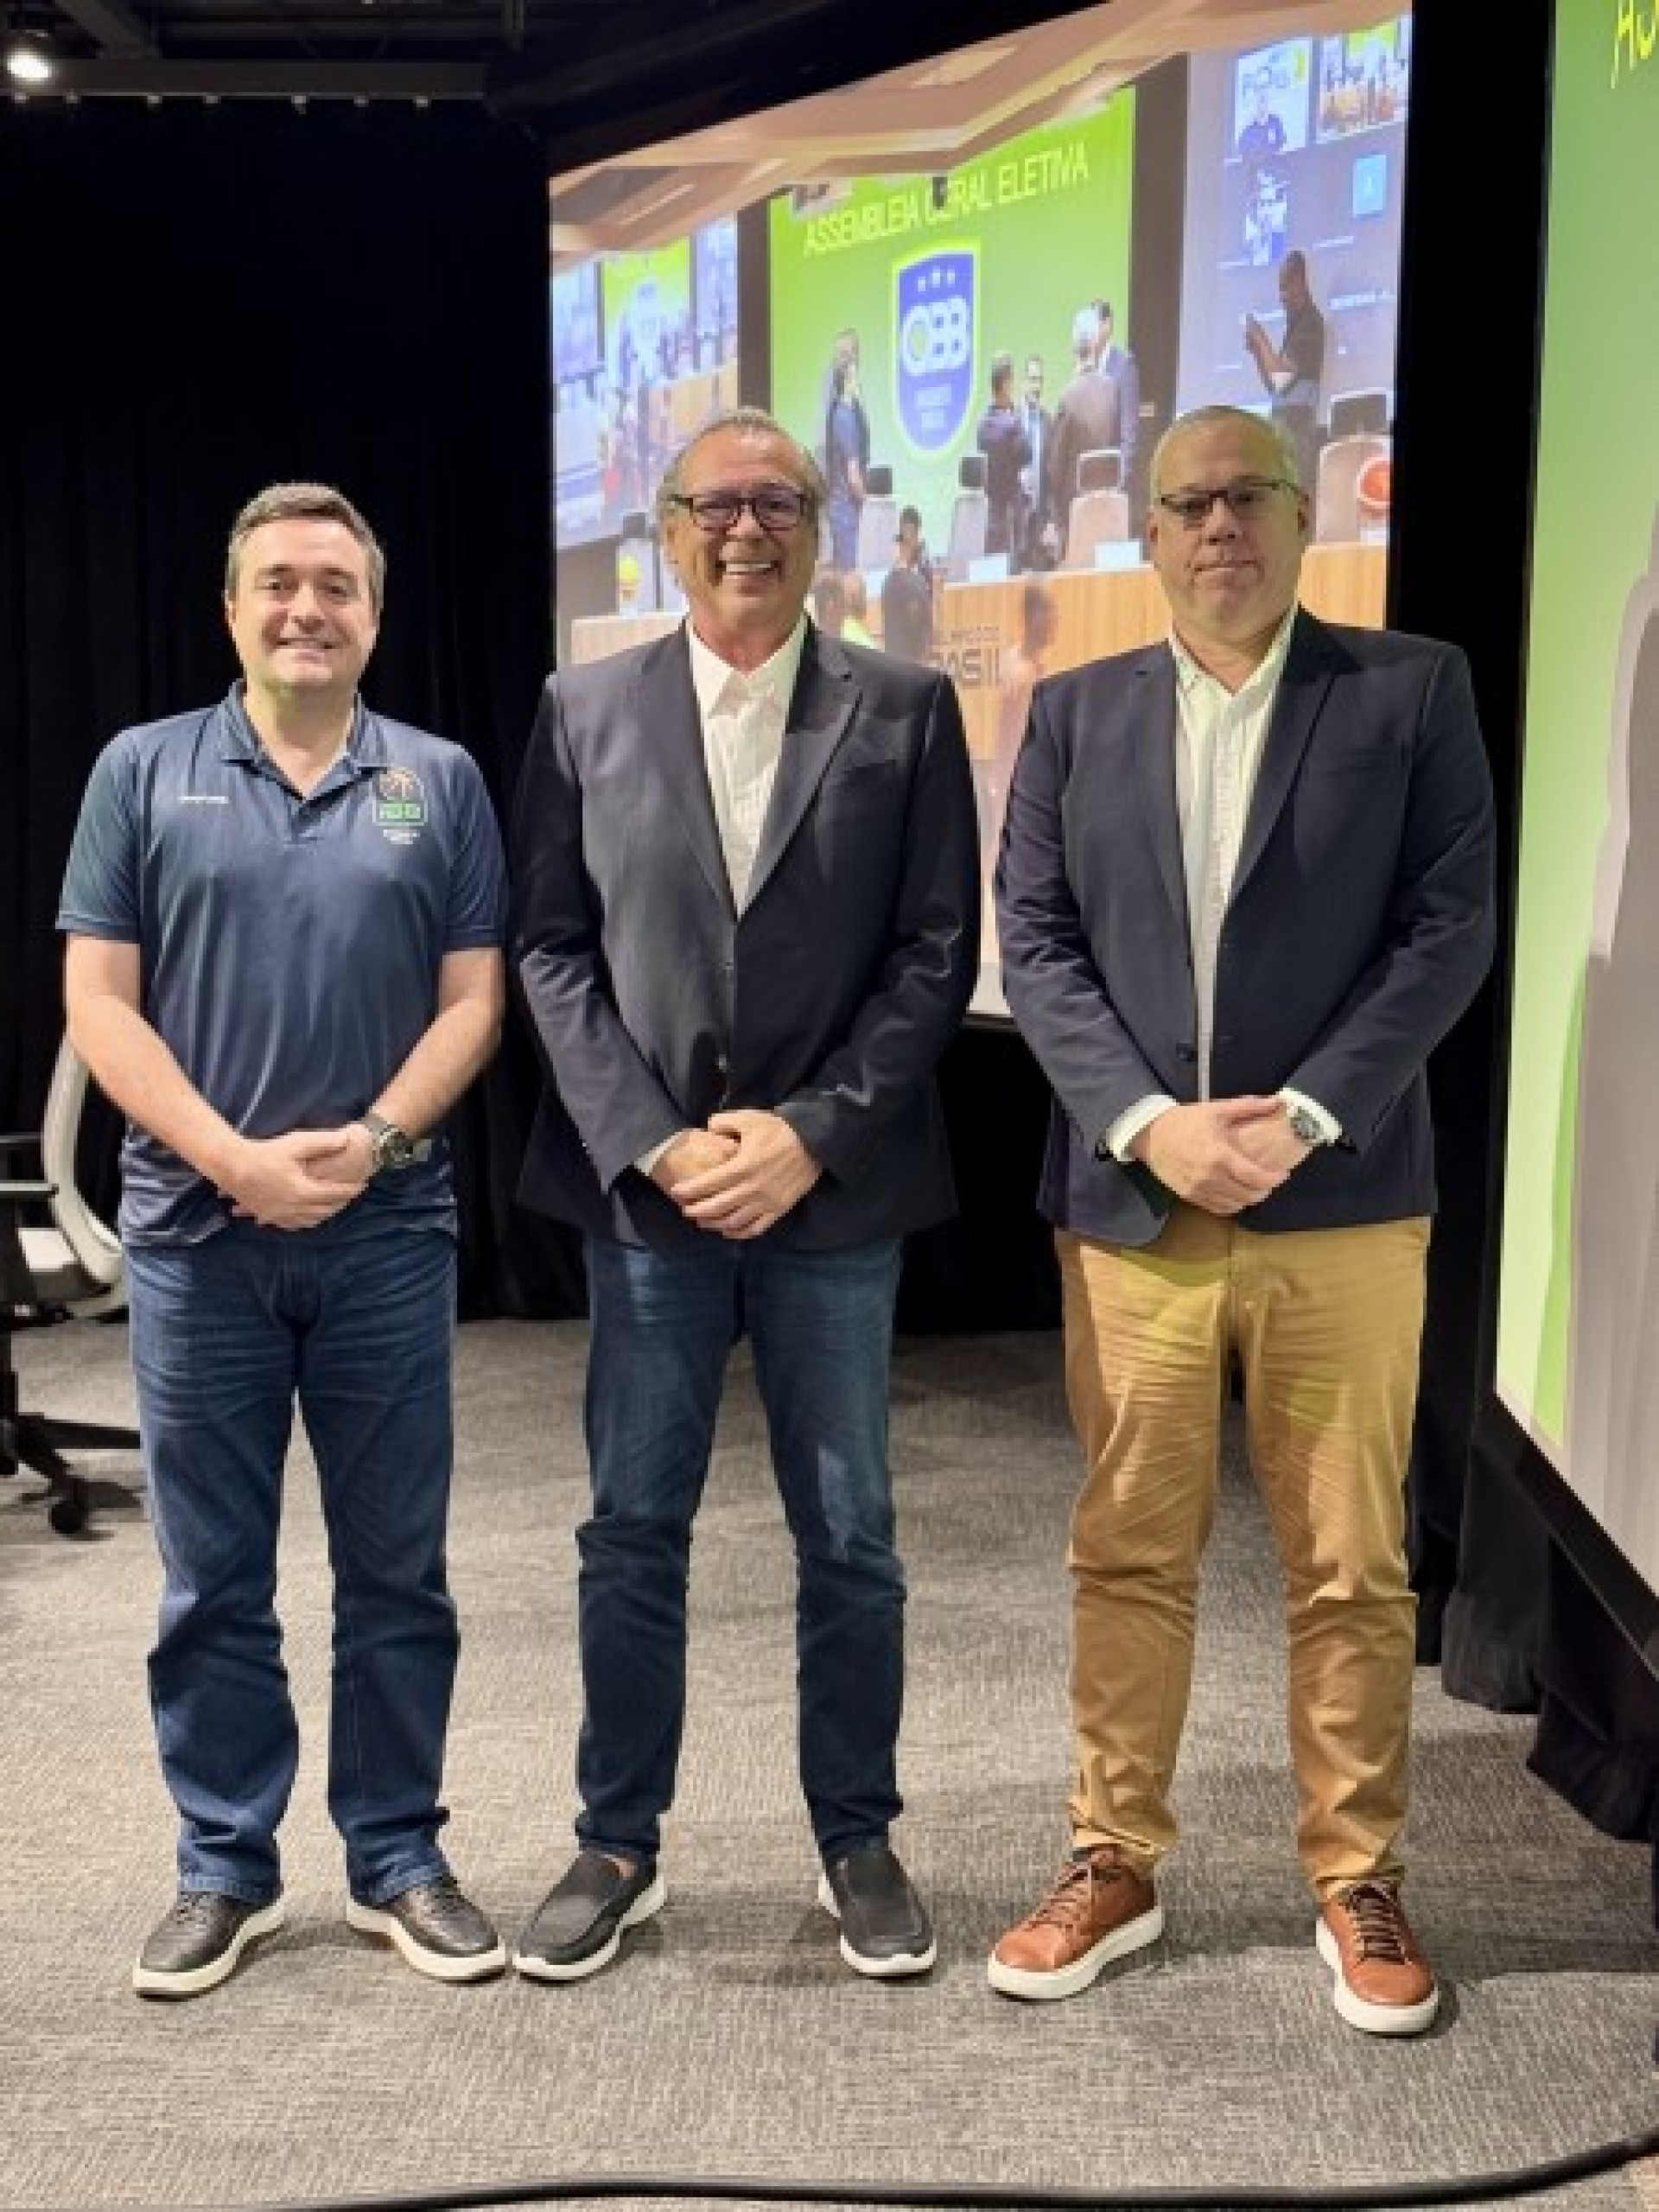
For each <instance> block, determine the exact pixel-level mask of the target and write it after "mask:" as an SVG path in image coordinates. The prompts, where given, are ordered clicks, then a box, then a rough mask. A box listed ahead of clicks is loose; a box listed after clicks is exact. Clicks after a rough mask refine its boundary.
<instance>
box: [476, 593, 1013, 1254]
mask: <svg viewBox="0 0 1659 2212" xmlns="http://www.w3.org/2000/svg"><path fill="white" fill-rule="evenodd" d="M511 850H512V880H513V889H512V929H511V939H512V972H513V976H514V978H515V982H516V985H517V988H518V994H519V996H520V999H521V1001H522V1004H523V1006H524V1009H525V1011H526V1012H527V1014H528V1016H529V1020H530V1022H531V1028H532V1030H533V1032H534V1035H535V1038H536V1041H537V1046H538V1047H539V1050H540V1053H541V1058H542V1063H543V1072H544V1075H545V1077H546V1084H545V1088H544V1090H543V1097H542V1101H541V1104H540V1108H539V1110H538V1112H537V1120H536V1124H535V1128H534V1129H533V1131H532V1133H531V1141H530V1145H529V1147H528V1150H527V1153H526V1156H525V1159H524V1167H523V1171H522V1173H521V1176H520V1180H519V1190H518V1195H519V1198H520V1199H521V1201H522V1202H523V1203H524V1205H527V1206H530V1207H531V1208H532V1209H534V1210H535V1211H538V1212H542V1213H546V1214H550V1215H553V1216H555V1217H558V1218H560V1219H563V1220H566V1221H570V1222H574V1223H575V1224H578V1225H579V1226H581V1227H582V1228H583V1229H585V1230H589V1231H591V1232H594V1233H596V1234H598V1235H601V1236H613V1237H616V1238H619V1239H620V1240H621V1241H623V1242H624V1243H643V1244H648V1245H651V1246H652V1247H653V1248H656V1249H673V1248H675V1247H677V1246H685V1245H688V1244H694V1243H701V1242H702V1241H704V1240H705V1239H706V1237H707V1236H708V1234H709V1232H708V1231H707V1230H700V1229H697V1228H696V1227H695V1226H694V1225H693V1224H690V1222H688V1221H687V1220H686V1219H685V1217H683V1215H682V1214H681V1212H680V1211H679V1209H678V1208H677V1206H676V1205H674V1204H673V1203H672V1201H671V1200H670V1199H669V1198H665V1197H664V1194H663V1193H662V1192H660V1191H659V1190H658V1188H657V1186H656V1185H655V1184H654V1183H652V1181H651V1180H650V1179H649V1178H648V1177H646V1176H644V1175H641V1174H640V1173H639V1172H638V1171H637V1169H635V1168H634V1167H633V1166H632V1165H631V1163H632V1161H633V1160H637V1159H639V1157H640V1156H641V1155H642V1154H645V1153H646V1152H648V1151H649V1150H651V1148H652V1147H653V1146H655V1145H657V1144H658V1143H660V1142H661V1141H662V1140H663V1139H664V1138H665V1137H668V1136H671V1135H673V1134H674V1133H675V1132H676V1131H677V1130H679V1129H683V1128H688V1127H692V1128H700V1127H702V1125H704V1124H705V1123H706V1122H708V1120H709V1116H710V1115H711V1114H714V1113H715V1112H717V1111H719V1110H720V1109H722V1108H741V1107H757V1108H765V1109H772V1110H775V1111H776V1112H778V1113H779V1114H781V1115H782V1116H784V1118H785V1120H786V1121H788V1122H790V1124H791V1127H792V1128H794V1129H795V1131H796V1133H797V1134H798V1136H799V1137H800V1139H801V1141H802V1142H803V1143H804V1145H805V1147H806V1148H807V1150H808V1151H809V1152H810V1154H812V1155H813V1157H814V1159H815V1160H817V1161H818V1163H819V1165H820V1166H822V1167H823V1171H824V1172H823V1175H822V1176H821V1177H820V1178H819V1179H818V1181H817V1183H816V1184H815V1185H814V1186H813V1187H812V1189H811V1190H810V1191H809V1192H807V1194H806V1195H805V1197H804V1198H802V1199H801V1200H800V1201H799V1203H798V1205H795V1206H794V1207H793V1208H791V1211H789V1212H788V1213H787V1214H786V1215H785V1217H784V1218H783V1219H782V1221H780V1222H779V1223H778V1224H776V1225H775V1226H774V1227H773V1228H772V1230H769V1231H768V1232H767V1234H768V1236H769V1238H770V1239H771V1240H772V1241H773V1242H776V1243H783V1244H787V1245H791V1246H797V1247H800V1248H803V1249H824V1248H829V1247H832V1246H839V1245H845V1244H854V1243H866V1242H868V1241H870V1240H872V1239H874V1238H877V1237H883V1236H899V1235H901V1234H903V1233H904V1232H905V1231H906V1230H912V1229H916V1228H920V1227H922V1226H923V1225H925V1224H928V1223H931V1222H934V1221H938V1220H941V1219H943V1218H944V1217H945V1216H946V1215H948V1214H949V1213H950V1212H951V1211H953V1210H954V1207H955V1204H956V1198H955V1191H954V1186H953V1184H952V1179H951V1173H950V1154H949V1150H948V1147H947V1144H946V1140H945V1133H944V1120H943V1116H942V1114H941V1111H940V1108H939V1102H938V1094H937V1090H936V1087H935V1083H934V1069H935V1066H936V1065H937V1063H938V1058H939V1056H940V1054H941V1053H942V1052H944V1047H945V1046H946V1045H947V1044H948V1043H949V1041H950V1038H951V1036H952V1035H953V1033H955V1031H956V1029H957V1026H958V1024H959V1023H960V1021H961V1020H962V1017H963V1014H964V1012H965V1011H966V1008H967V1005H968V1001H969V995H970V994H971V992H972V990H973V988H974V983H975V980H976V976H977V973H978V965H979V951H980V946H979V933H980V918H979V900H980V892H979V879H978V861H977V853H978V832H977V829H976V817H975V810H974V795H973V782H972V777H971V774H970V772H969V764H968V752H967V745H966V741H965V740H964V737H963V722H962V709H961V707H960V704H959V702H958V701H957V695H956V691H955V690H954V688H953V687H952V685H951V683H950V680H949V678H948V677H944V676H942V675H941V674H940V673H939V672H938V671H937V670H934V669H928V668H920V667H917V666H914V665H912V664H910V663H908V662H904V661H899V660H897V659H894V658H893V657H892V656H890V655H888V654H887V653H880V652H871V651H868V650H866V649H865V648H863V647H861V646H855V645H844V644H842V643H841V642H840V641H838V640H836V639H828V638H825V637H824V636H823V634H822V633H821V632H819V631H818V630H817V628H816V627H815V626H811V625H809V626H808V630H807V636H806V640H805V644H804V649H803V651H802V654H801V663H800V671H799V674H798V678H797V681H796V685H795V690H794V695H793V696H792V698H791V702H790V708H789V716H788V723H787V728H786V730H785V737H784V743H783V752H782V754H781V757H780V759H779V766H778V774H777V779H776V782H775V783H774V785H773V787H772V800H771V804H770V807H769V809H768V811H767V815H766V823H765V827H764V829H763V831H762V835H761V839H760V849H759V851H758V852H757V854H756V855H755V863H754V871H753V878H752V880H751V884H750V889H749V897H748V900H747V904H746V906H745V907H744V909H743V911H742V912H741V914H740V913H739V912H737V910H736V907H735V906H734V903H733V899H732V891H731V884H730V880H729V879H728V874H727V872H726V864H725V860H724V857H723V855H722V854H721V845H720V836H719V832H718V829H717V828H716V825H715V811H714V804H713V801H712V799H711V798H710V796H709V777H708V771H707V768H706V766H705V765H704V757H703V741H702V725H701V722H700V720H699V717H698V712H697V702H696V692H695V690H693V687H692V682H691V664H690V646H689V644H688V640H687V635H686V632H685V629H684V627H683V626H682V627H681V628H680V629H679V630H677V631H676V632H673V633H671V635H670V636H668V637H666V638H662V639H657V640H656V641H654V642H653V643H652V644H649V645H640V646H638V647H635V648H633V649H632V650H630V651H628V652H624V653H620V654H618V655H616V656H614V657H613V658H609V659H606V660H601V661H595V662H593V663H591V664H587V665H585V666H581V667H576V668H573V669H571V670H569V671H565V672H563V673H557V674H555V675H553V676H551V677H549V679H548V682H547V685H546V688H545V690H544V691H543V697H542V703H541V709H540V712H539V714H538V715H537V721H536V728H535V731H534V734H533V735H532V737H531V744H530V750H529V753H528V754H527V756H526V759H525V763H524V774H523V777H522V779H521V781H520V785H519V789H518V798H517V802H516V804H515V808H514V813H513V821H512V839H511Z"/></svg>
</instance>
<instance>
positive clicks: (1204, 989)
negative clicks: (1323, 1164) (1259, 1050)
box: [1105, 607, 1342, 1160]
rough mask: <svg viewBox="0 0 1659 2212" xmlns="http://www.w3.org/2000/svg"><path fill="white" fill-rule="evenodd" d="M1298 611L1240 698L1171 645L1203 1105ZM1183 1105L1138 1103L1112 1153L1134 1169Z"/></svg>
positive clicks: (1303, 1100)
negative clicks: (1224, 951) (1235, 897)
mask: <svg viewBox="0 0 1659 2212" xmlns="http://www.w3.org/2000/svg"><path fill="white" fill-rule="evenodd" d="M1295 615H1296V610H1295V608H1294V607H1292V608H1291V610H1290V612H1289V613H1287V615H1286V617H1285V619H1284V620H1283V622H1282V623H1281V625H1280V626H1279V630H1278V632H1277V634H1276V635H1275V636H1274V641H1273V643H1272V645H1270V646H1269V647H1268V651H1267V653H1266V655H1265V657H1264V658H1263V659H1262V663H1261V664H1260V666H1259V667H1257V668H1255V669H1253V670H1252V671H1251V672H1250V674H1249V676H1248V677H1246V679H1245V680H1244V682H1243V683H1241V684H1240V685H1239V687H1238V689H1237V690H1236V691H1230V690H1228V689H1227V686H1226V685H1225V684H1224V683H1222V682H1221V681H1220V679H1219V678H1218V677H1214V676H1211V674H1210V672H1209V671H1208V670H1206V669H1204V668H1201V667H1200V666H1199V665H1198V662H1197V661H1196V660H1194V659H1193V658H1192V654H1191V653H1190V652H1187V650H1186V648H1185V645H1182V643H1181V641H1180V639H1179V638H1177V637H1175V636H1173V634H1172V636H1171V638H1170V641H1169V647H1170V651H1171V652H1172V653H1173V655H1174V658H1175V697H1176V730H1175V804H1176V809H1177V812H1178V814H1179V818H1180V825H1181V864H1182V867H1183V868H1184V869H1185V875H1186V916H1187V930H1188V937H1189V940H1190V942H1191V944H1192V987H1193V992H1194V995H1195V996H1196V998H1197V1001H1198V1040H1197V1041H1198V1096H1199V1097H1200V1098H1208V1097H1209V1096H1210V1095H1211V1092H1210V1054H1211V1046H1212V1044H1213V1041H1214V1037H1215V1020H1216V956H1217V950H1218V949H1219V946H1220V944H1221V929H1222V923H1223V921H1224V919H1225V917H1226V912H1227V902H1228V900H1229V899H1230V898H1231V896H1232V890H1233V876H1234V874H1235V873H1236V869H1237V868H1238V855H1239V853H1240V851H1241V849H1242V848H1243V842H1244V824H1245V822H1246V820H1247V818H1248V817H1249V810H1250V800H1251V798H1252V797H1253V796H1254V794H1255V779H1256V776H1257V774H1258V772H1260V769H1261V766H1262V753H1263V751H1264V750H1265V748H1266V746H1267V741H1268V723H1269V722H1270V721H1271V720H1272V718H1273V709H1274V702H1275V700H1276V699H1277V698H1278V696H1279V679H1280V677H1281V676H1282V675H1283V673H1284V667H1285V656H1286V654H1287V652H1288V651H1289V650H1290V633H1291V628H1292V626H1293V624H1294V620H1295ZM1280 1096H1281V1097H1284V1098H1286V1099H1287V1100H1288V1101H1290V1102H1291V1103H1294V1104H1297V1105H1301V1106H1305V1107H1306V1109H1307V1110H1308V1111H1309V1112H1310V1113H1311V1114H1312V1115H1313V1117H1314V1119H1315V1120H1316V1121H1317V1122H1319V1125H1320V1127H1321V1128H1323V1130H1324V1131H1325V1141H1326V1142H1327V1143H1334V1142H1335V1141H1336V1139H1337V1138H1338V1136H1340V1135H1341V1134H1342V1132H1341V1128H1340V1125H1339V1124H1338V1122H1336V1121H1334V1120H1333V1119H1332V1116H1331V1115H1330V1114H1328V1113H1327V1112H1326V1111H1325V1109H1324V1107H1322V1106H1321V1105H1320V1104H1319V1101H1318V1100H1317V1099H1313V1098H1308V1097H1306V1096H1304V1094H1303V1093H1301V1092H1300V1091H1292V1090H1282V1091H1281V1093H1280ZM1176 1103H1178V1102H1177V1101H1176V1100H1175V1099H1173V1098H1172V1097H1170V1096H1167V1095H1166V1093H1164V1092H1161V1091H1160V1092H1154V1093H1152V1094H1150V1095H1149V1096H1147V1097H1145V1098H1141V1099H1137V1100H1136V1102H1135V1104H1134V1105H1133V1106H1131V1107H1129V1108H1128V1109H1126V1110H1125V1111H1124V1112H1123V1113H1122V1114H1120V1115H1119V1116H1118V1117H1117V1119H1116V1122H1113V1124H1112V1126H1111V1128H1109V1130H1108V1131H1107V1133H1106V1140H1105V1148H1106V1149H1107V1150H1108V1151H1109V1152H1110V1153H1111V1154H1112V1156H1113V1157H1114V1158H1115V1159H1116V1160H1128V1158H1129V1157H1130V1156H1131V1155H1130V1154H1129V1150H1128V1147H1129V1145H1130V1143H1131V1142H1132V1141H1133V1140H1134V1139H1135V1137H1137V1136H1139V1135H1140V1134H1141V1130H1142V1129H1144V1128H1146V1127H1147V1124H1148V1123H1149V1122H1154V1121H1155V1120H1156V1119H1157V1118H1158V1116H1159V1115H1160V1114H1161V1113H1163V1112H1165V1111H1166V1109H1168V1108H1169V1107H1171V1106H1173V1105H1175V1104H1176Z"/></svg>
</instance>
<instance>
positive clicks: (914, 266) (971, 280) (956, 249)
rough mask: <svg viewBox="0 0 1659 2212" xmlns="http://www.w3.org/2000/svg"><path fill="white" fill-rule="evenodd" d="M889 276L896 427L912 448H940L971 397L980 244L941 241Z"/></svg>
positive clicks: (960, 424)
mask: <svg viewBox="0 0 1659 2212" xmlns="http://www.w3.org/2000/svg"><path fill="white" fill-rule="evenodd" d="M978 276H979V249H978V247H977V246H976V245H957V246H946V247H944V248H943V249H942V250H941V251H938V252H937V253H926V254H920V255H918V257H916V259H915V260H913V261H906V262H903V263H901V264H899V265H898V266H897V267H896V268H895V269H894V270H893V330H894V332H895V333H896V334H897V344H896V345H895V346H894V349H893V370H894V376H893V382H894V384H895V385H896V387H897V390H896V392H895V395H894V396H895V397H896V398H897V400H898V403H899V425H900V428H901V429H902V430H903V432H904V435H905V437H906V441H907V442H908V443H909V444H910V446H911V447H912V449H913V450H914V451H916V452H918V453H921V454H945V453H948V452H949V451H950V448H951V447H952V446H953V445H954V443H955V442H956V441H957V439H958V438H959V437H960V436H961V435H962V434H963V430H964V429H965V428H966V426H967V422H968V415H969V407H970V405H971V404H972V400H973V393H974V349H975V345H976V339H977V327H976V312H975V311H976V300H977V295H978V289H979V286H978Z"/></svg>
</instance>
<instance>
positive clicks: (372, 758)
mask: <svg viewBox="0 0 1659 2212" xmlns="http://www.w3.org/2000/svg"><path fill="white" fill-rule="evenodd" d="M219 730H220V733H221V749H220V754H219V757H220V759H221V760H240V761H243V762H245V764H246V765H248V766H251V767H257V766H258V765H259V763H260V762H261V761H262V760H264V757H265V748H264V746H263V745H261V744H260V742H259V733H258V732H257V730H256V729H255V728H254V726H253V724H252V723H251V721H249V719H248V686H247V682H246V679H245V677H239V676H238V678H237V679H236V682H235V683H232V686H231V688H230V690H229V691H227V692H226V695H225V703H224V705H223V706H222V707H221V708H220V709H219ZM344 757H345V760H346V765H347V766H349V767H351V768H352V769H353V770H356V771H358V772H362V771H364V770H366V769H370V768H384V767H385V765H386V743H385V737H384V735H383V734H382V732H381V728H380V725H379V722H378V721H377V720H376V718H375V717H374V715H372V714H371V713H370V712H369V710H368V709H367V708H366V707H365V705H364V704H363V702H362V700H361V699H360V698H359V699H356V700H354V701H353V704H352V734H351V735H350V736H349V737H348V738H347V739H346V752H345V756H344Z"/></svg>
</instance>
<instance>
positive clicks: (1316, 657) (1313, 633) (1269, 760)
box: [1231, 614, 1334, 899]
mask: <svg viewBox="0 0 1659 2212" xmlns="http://www.w3.org/2000/svg"><path fill="white" fill-rule="evenodd" d="M1333 667H1334V662H1333V659H1332V654H1331V653H1330V652H1329V651H1328V650H1327V647H1326V643H1325V634H1324V632H1322V631H1321V630H1320V629H1319V625H1318V624H1317V623H1315V622H1314V621H1313V619H1312V618H1311V617H1310V616H1309V615H1306V614H1299V615H1298V616H1297V618H1296V627H1295V630H1294V632H1293V633H1292V636H1291V641H1290V651H1289V652H1288V653H1287V655H1286V657H1285V666H1284V673H1283V674H1282V675H1281V677H1280V679H1279V696H1278V697H1277V699H1276V700H1275V701H1274V709H1273V719H1272V721H1271V722H1270V723H1269V724H1268V736H1267V742H1266V744H1265V745H1264V746H1263V747H1262V766H1261V767H1260V768H1259V769H1258V771H1257V772H1256V779H1255V792H1254V793H1253V795H1252V797H1251V799H1250V810H1249V814H1248V815H1247V816H1246V817H1245V821H1244V839H1243V843H1242V844H1241V846H1240V847H1239V852H1238V866H1237V867H1236V868H1235V869H1234V871H1233V888H1232V894H1231V895H1232V897H1234V898H1235V899H1236V897H1237V896H1238V893H1239V890H1240V888H1241V887H1242V886H1243V884H1244V882H1245V881H1246V880H1247V879H1248V878H1249V874H1250V871H1251V869H1252V868H1255V865H1256V863H1257V862H1258V861H1260V859H1261V858H1262V854H1263V852H1264V851H1265V850H1266V849H1267V843H1268V838H1269V837H1270V836H1272V835H1273V829H1274V823H1276V822H1277V821H1278V819H1279V817H1280V815H1281V813H1282V812H1283V810H1284V804H1285V801H1286V799H1287V798H1289V796H1290V787H1291V785H1293V784H1294V782H1295V780H1296V776H1297V772H1298V771H1299V770H1300V767H1301V765H1302V756H1303V755H1304V753H1306V751H1307V744H1308V740H1309V739H1310V738H1311V737H1312V736H1313V725H1314V724H1315V722H1317V721H1318V720H1319V714H1320V710H1321V709H1322V708H1323V707H1324V705H1325V697H1326V695H1327V694H1328V693H1329V691H1330V689H1331V679H1332V671H1333Z"/></svg>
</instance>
